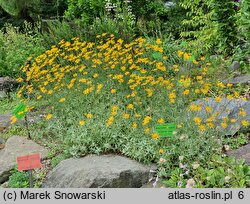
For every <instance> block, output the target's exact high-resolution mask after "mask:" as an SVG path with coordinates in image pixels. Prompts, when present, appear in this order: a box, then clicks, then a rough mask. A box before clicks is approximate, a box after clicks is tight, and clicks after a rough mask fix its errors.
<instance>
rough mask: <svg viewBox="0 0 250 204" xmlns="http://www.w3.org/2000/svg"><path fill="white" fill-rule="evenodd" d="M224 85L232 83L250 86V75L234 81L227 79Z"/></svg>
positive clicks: (236, 78)
mask: <svg viewBox="0 0 250 204" xmlns="http://www.w3.org/2000/svg"><path fill="white" fill-rule="evenodd" d="M223 83H230V84H242V85H243V84H250V74H246V75H242V76H237V77H235V78H232V79H226V80H224V81H223Z"/></svg>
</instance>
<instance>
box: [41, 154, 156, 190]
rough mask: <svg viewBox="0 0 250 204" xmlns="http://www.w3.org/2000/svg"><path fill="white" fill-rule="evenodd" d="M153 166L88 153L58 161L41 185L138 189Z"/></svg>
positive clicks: (147, 177)
mask: <svg viewBox="0 0 250 204" xmlns="http://www.w3.org/2000/svg"><path fill="white" fill-rule="evenodd" d="M156 168H157V167H156V166H155V165H143V164H141V163H138V162H136V161H133V160H131V159H128V158H125V157H122V156H117V155H102V156H97V155H88V156H86V157H83V158H80V159H67V160H64V161H62V162H61V163H60V164H59V165H58V166H57V167H56V168H55V169H53V170H52V171H51V172H50V173H49V174H48V176H47V178H46V180H45V183H44V184H43V187H45V188H139V187H141V186H142V185H143V184H145V183H147V182H148V180H149V178H150V170H154V171H155V170H156Z"/></svg>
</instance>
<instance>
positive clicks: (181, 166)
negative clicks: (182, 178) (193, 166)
mask: <svg viewBox="0 0 250 204" xmlns="http://www.w3.org/2000/svg"><path fill="white" fill-rule="evenodd" d="M179 167H180V168H181V169H185V168H187V165H183V164H182V163H180V164H179Z"/></svg>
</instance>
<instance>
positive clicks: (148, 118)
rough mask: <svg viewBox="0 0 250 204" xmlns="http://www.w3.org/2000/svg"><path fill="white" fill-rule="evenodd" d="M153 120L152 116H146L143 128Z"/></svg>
mask: <svg viewBox="0 0 250 204" xmlns="http://www.w3.org/2000/svg"><path fill="white" fill-rule="evenodd" d="M151 119H152V118H151V117H150V116H146V117H145V118H144V119H143V123H142V125H143V126H145V125H147V124H148V123H149V121H150V120H151Z"/></svg>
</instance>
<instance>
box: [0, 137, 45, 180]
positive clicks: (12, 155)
mask: <svg viewBox="0 0 250 204" xmlns="http://www.w3.org/2000/svg"><path fill="white" fill-rule="evenodd" d="M32 153H40V154H41V159H44V158H45V157H46V156H47V154H48V151H47V150H46V149H45V148H43V147H42V146H40V145H38V144H36V143H35V142H33V141H32V140H28V139H26V138H24V137H19V136H12V137H11V138H9V139H8V140H7V141H6V143H5V147H4V149H2V150H0V183H3V182H5V181H6V180H7V179H8V177H9V175H10V170H11V169H12V168H13V167H14V166H15V165H16V157H18V156H25V155H29V154H32Z"/></svg>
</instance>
